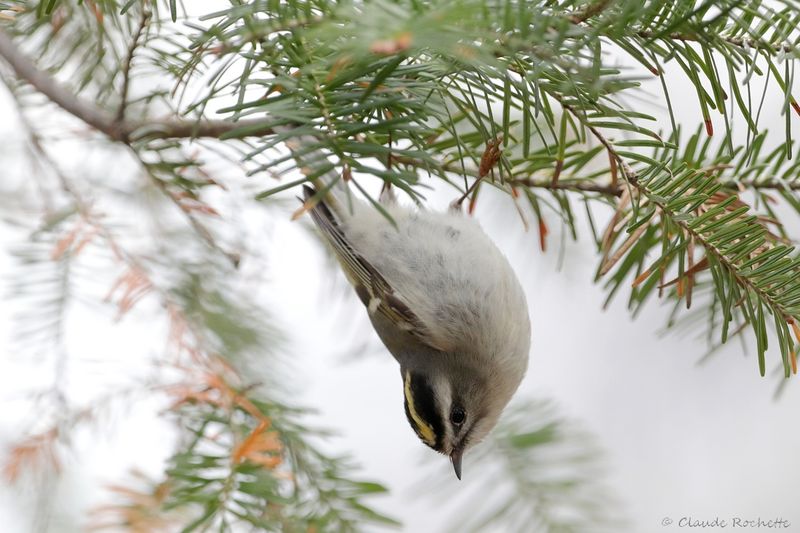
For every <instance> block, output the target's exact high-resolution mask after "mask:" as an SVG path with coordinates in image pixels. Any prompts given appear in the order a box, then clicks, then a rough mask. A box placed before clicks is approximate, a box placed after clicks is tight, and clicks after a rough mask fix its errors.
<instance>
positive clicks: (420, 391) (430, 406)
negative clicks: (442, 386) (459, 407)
mask: <svg viewBox="0 0 800 533" xmlns="http://www.w3.org/2000/svg"><path fill="white" fill-rule="evenodd" d="M410 379H411V382H410V388H411V395H412V398H413V400H414V409H415V410H416V412H417V414H418V415H419V416H420V417H421V418H422V419H423V420H425V422H427V423H428V424H430V426H431V428H433V433H434V435H435V436H436V445H435V446H433V448H434V449H436V450H441V447H442V444H443V440H444V422H443V420H442V417H441V416H440V415H439V412H438V410H437V409H436V397H435V396H434V394H433V388H432V387H431V386H430V384H429V383H428V380H427V379H426V378H425V376H424V375H422V374H419V373H416V372H412V373H411V378H410ZM405 409H406V416H407V417H408V419H409V422H411V414H410V413H409V410H408V404H406V405H405ZM412 426H413V423H412Z"/></svg>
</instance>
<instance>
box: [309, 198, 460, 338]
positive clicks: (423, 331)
mask: <svg viewBox="0 0 800 533" xmlns="http://www.w3.org/2000/svg"><path fill="white" fill-rule="evenodd" d="M314 194H315V191H314V189H312V188H311V187H308V186H305V187H303V195H304V197H305V200H306V201H308V200H309V199H310V198H311V197H313V196H314ZM310 212H311V218H312V219H313V220H314V223H315V224H316V225H317V227H318V228H319V229H320V231H321V232H322V234H323V235H324V236H325V238H326V239H327V241H328V242H329V243H330V244H331V246H332V247H333V250H334V252H335V253H336V257H337V259H338V260H339V262H340V263H341V265H342V268H343V269H344V272H345V275H346V276H347V279H348V280H349V281H350V283H351V284H352V285H353V287H355V290H356V293H357V294H358V297H359V298H360V299H361V302H362V303H363V304H364V305H365V306H366V307H367V309H368V310H369V312H370V313H376V312H377V313H380V314H382V315H383V316H384V317H386V318H387V319H389V320H390V321H391V322H392V323H393V324H394V325H395V326H397V327H398V328H400V329H401V330H403V331H407V332H408V333H410V334H411V335H413V336H415V337H417V338H418V339H419V340H420V341H421V342H423V343H425V344H427V345H428V346H430V347H432V348H435V349H437V350H441V351H446V350H447V346H445V345H444V343H443V342H442V341H441V340H438V339H435V338H434V336H433V335H432V333H431V331H430V329H429V328H428V327H426V326H425V324H424V323H423V322H422V321H421V320H420V319H419V317H417V315H416V314H414V312H413V311H412V310H411V308H410V307H409V306H408V304H406V303H405V302H404V301H403V299H402V296H401V295H399V294H397V292H396V291H395V290H394V289H393V288H392V286H391V285H389V283H388V282H387V281H386V278H384V277H383V276H382V275H381V273H380V272H378V270H377V269H376V268H375V267H374V266H373V265H372V264H370V262H369V261H367V260H366V259H365V258H364V257H363V256H362V255H361V254H359V253H358V251H356V249H355V248H354V247H353V245H352V243H351V242H350V241H349V240H348V238H347V236H346V235H345V233H344V231H342V228H341V226H340V225H339V223H338V221H337V220H336V216H335V215H334V214H333V213H332V212H331V210H330V208H329V207H328V206H327V204H326V203H325V201H324V200H320V201H319V202H317V204H316V205H315V206H314V207H313V208H311V211H310Z"/></svg>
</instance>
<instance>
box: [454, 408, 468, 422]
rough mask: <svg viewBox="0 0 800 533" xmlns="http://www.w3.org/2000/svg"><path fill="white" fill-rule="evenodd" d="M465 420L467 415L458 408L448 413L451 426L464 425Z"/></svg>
mask: <svg viewBox="0 0 800 533" xmlns="http://www.w3.org/2000/svg"><path fill="white" fill-rule="evenodd" d="M466 419H467V413H465V412H464V410H463V409H462V408H460V407H454V408H453V410H452V411H450V422H452V423H453V424H455V425H457V426H460V425H461V424H463V423H464V420H466Z"/></svg>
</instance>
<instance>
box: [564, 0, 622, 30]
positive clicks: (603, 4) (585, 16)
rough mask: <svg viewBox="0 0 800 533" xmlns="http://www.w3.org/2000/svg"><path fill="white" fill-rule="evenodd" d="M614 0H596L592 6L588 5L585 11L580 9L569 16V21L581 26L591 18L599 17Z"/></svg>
mask: <svg viewBox="0 0 800 533" xmlns="http://www.w3.org/2000/svg"><path fill="white" fill-rule="evenodd" d="M612 1H613V0H595V1H594V2H592V3H591V4H587V5H586V6H585V7H584V8H583V9H580V10H578V11H576V12H575V13H573V14H572V15H570V16H569V20H570V21H571V22H572V23H573V24H581V23H582V22H586V21H587V20H589V19H590V18H592V17H594V16H596V15H599V14H600V13H601V12H602V11H603V10H604V9H605V8H607V7H608V5H609V4H610V3H611V2H612Z"/></svg>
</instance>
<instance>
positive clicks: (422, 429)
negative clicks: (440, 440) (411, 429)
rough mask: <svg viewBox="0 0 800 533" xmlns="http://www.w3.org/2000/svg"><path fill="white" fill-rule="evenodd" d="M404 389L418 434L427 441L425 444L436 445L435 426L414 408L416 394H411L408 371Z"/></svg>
mask: <svg viewBox="0 0 800 533" xmlns="http://www.w3.org/2000/svg"><path fill="white" fill-rule="evenodd" d="M403 391H404V392H405V395H406V404H407V405H408V412H409V414H410V415H411V420H413V421H414V425H415V426H416V428H415V429H416V430H417V434H418V435H419V436H420V438H421V439H422V440H423V441H425V444H427V445H428V446H434V445H435V444H436V435H434V433H433V427H432V426H431V425H430V424H428V423H427V422H425V420H424V419H423V418H422V417H421V416H419V413H417V410H416V409H415V408H414V396H413V395H412V394H411V373H410V372H406V375H405V379H404V380H403Z"/></svg>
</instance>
